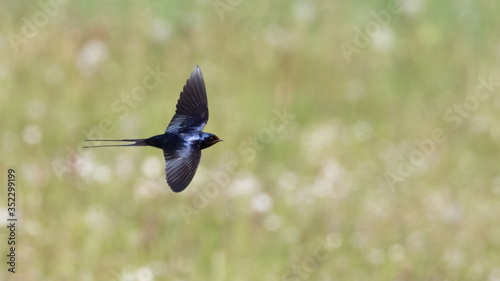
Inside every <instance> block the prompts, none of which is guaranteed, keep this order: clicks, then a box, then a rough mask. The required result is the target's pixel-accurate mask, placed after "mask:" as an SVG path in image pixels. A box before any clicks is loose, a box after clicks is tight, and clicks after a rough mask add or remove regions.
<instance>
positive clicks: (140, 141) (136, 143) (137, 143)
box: [83, 139, 148, 148]
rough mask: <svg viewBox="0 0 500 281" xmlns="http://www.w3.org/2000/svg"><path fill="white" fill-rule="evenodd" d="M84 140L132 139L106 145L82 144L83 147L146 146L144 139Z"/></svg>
mask: <svg viewBox="0 0 500 281" xmlns="http://www.w3.org/2000/svg"><path fill="white" fill-rule="evenodd" d="M85 141H133V142H134V143H131V144H106V145H92V146H84V147H83V148H94V147H113V146H146V145H148V144H147V143H146V139H125V140H85Z"/></svg>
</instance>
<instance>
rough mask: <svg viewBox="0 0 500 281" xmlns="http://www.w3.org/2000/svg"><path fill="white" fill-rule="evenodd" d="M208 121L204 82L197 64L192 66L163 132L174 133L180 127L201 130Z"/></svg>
mask: <svg viewBox="0 0 500 281" xmlns="http://www.w3.org/2000/svg"><path fill="white" fill-rule="evenodd" d="M207 121H208V102H207V93H206V90H205V82H204V81H203V76H202V74H201V70H200V67H199V66H196V67H195V68H194V71H193V72H192V73H191V76H190V77H189V79H188V80H187V81H186V85H184V88H183V90H182V92H181V96H180V98H179V100H178V101H177V109H176V110H175V115H174V117H173V118H172V120H171V121H170V124H168V127H167V130H166V131H165V132H169V133H174V132H177V131H179V129H182V128H186V127H188V128H193V129H199V130H200V131H202V130H203V128H204V127H205V125H206V124H207Z"/></svg>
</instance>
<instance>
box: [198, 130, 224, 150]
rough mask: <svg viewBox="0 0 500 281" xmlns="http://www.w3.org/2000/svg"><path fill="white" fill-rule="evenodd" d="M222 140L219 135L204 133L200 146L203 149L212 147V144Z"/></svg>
mask: <svg viewBox="0 0 500 281" xmlns="http://www.w3.org/2000/svg"><path fill="white" fill-rule="evenodd" d="M220 141H222V140H221V139H219V137H218V136H216V135H214V134H210V133H202V135H201V138H200V147H201V149H204V148H207V147H211V146H212V145H214V144H216V143H218V142H220Z"/></svg>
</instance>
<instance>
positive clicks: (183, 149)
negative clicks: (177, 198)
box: [84, 66, 222, 192]
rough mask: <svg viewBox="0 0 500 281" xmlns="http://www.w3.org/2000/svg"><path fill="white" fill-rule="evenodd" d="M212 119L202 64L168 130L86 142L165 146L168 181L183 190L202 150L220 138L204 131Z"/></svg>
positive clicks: (163, 148) (177, 189) (192, 76)
mask: <svg viewBox="0 0 500 281" xmlns="http://www.w3.org/2000/svg"><path fill="white" fill-rule="evenodd" d="M207 121H208V102H207V93H206V90H205V82H204V81H203V76H202V75H201V70H200V67H199V66H196V67H195V68H194V71H193V72H192V73H191V76H190V77H189V79H188V80H187V81H186V85H185V86H184V88H183V90H182V92H181V95H180V97H179V100H178V101H177V106H176V110H175V114H174V117H173V118H172V120H171V121H170V123H169V124H168V127H167V130H166V131H165V133H163V134H161V135H157V136H153V137H150V138H147V139H122V140H86V141H125V142H133V143H131V144H115V145H97V146H85V147H84V148H95V147H111V146H153V147H157V148H160V149H162V150H163V156H164V157H165V162H166V165H165V173H166V179H167V183H168V185H169V186H170V188H171V189H172V191H174V192H181V191H183V190H184V189H185V188H186V187H187V186H188V185H189V183H190V182H191V180H192V179H193V177H194V174H195V173H196V170H197V169H198V164H200V158H201V150H202V149H205V148H207V147H210V146H212V145H214V144H216V143H218V142H220V141H222V140H221V139H219V137H217V136H216V135H214V134H210V133H205V132H203V128H205V125H206V124H207Z"/></svg>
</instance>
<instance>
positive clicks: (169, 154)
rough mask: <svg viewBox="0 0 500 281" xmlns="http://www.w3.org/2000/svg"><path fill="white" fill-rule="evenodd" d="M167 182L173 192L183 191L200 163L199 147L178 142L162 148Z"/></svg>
mask: <svg viewBox="0 0 500 281" xmlns="http://www.w3.org/2000/svg"><path fill="white" fill-rule="evenodd" d="M163 156H165V162H166V165H165V174H166V178H167V183H168V185H169V186H170V188H171V189H172V191H174V192H181V191H183V190H184V189H185V188H186V187H187V186H188V185H189V183H190V182H191V180H192V179H193V177H194V174H195V173H196V170H197V169H198V164H200V158H201V149H200V148H199V147H198V146H196V145H188V146H184V145H183V144H179V145H178V146H177V147H174V146H172V147H171V148H168V149H163Z"/></svg>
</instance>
